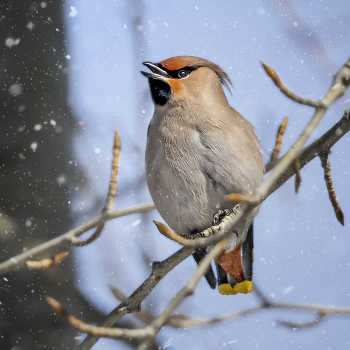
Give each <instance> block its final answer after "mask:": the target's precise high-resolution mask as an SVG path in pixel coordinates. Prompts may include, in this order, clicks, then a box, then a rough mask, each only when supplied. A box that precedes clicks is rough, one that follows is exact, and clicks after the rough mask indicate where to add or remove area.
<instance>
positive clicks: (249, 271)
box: [242, 224, 254, 281]
mask: <svg viewBox="0 0 350 350" xmlns="http://www.w3.org/2000/svg"><path fill="white" fill-rule="evenodd" d="M253 238H254V237H253V224H251V226H250V227H249V230H248V233H247V238H246V240H245V241H244V243H243V245H242V265H243V274H244V277H245V278H246V279H247V280H248V281H251V280H252V278H253V249H254V241H253Z"/></svg>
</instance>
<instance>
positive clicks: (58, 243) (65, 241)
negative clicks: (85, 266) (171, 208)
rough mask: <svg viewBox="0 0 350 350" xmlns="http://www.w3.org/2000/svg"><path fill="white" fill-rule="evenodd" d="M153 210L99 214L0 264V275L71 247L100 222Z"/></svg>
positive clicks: (142, 207)
mask: <svg viewBox="0 0 350 350" xmlns="http://www.w3.org/2000/svg"><path fill="white" fill-rule="evenodd" d="M153 209H155V207H154V204H153V203H152V202H150V203H142V204H137V205H134V206H131V207H127V208H124V209H119V210H113V211H112V212H110V213H107V214H106V216H104V214H100V215H98V216H96V217H94V218H93V219H91V220H89V221H87V222H85V223H83V224H81V225H79V226H77V227H76V228H74V229H72V230H70V231H68V232H66V233H64V234H62V235H61V236H58V237H56V238H53V239H51V240H50V241H47V242H45V243H43V244H40V245H38V246H36V247H34V248H32V249H28V250H27V251H25V252H24V253H21V254H19V255H17V256H14V257H12V258H10V259H8V260H6V261H4V262H2V263H0V275H2V274H4V273H6V272H9V271H14V270H18V269H21V268H24V267H26V262H27V260H29V259H32V258H34V257H36V256H38V255H40V254H42V253H46V252H47V251H50V250H52V249H58V248H61V247H64V246H67V245H71V240H72V237H79V236H80V235H82V234H83V233H84V232H87V231H89V230H91V229H92V228H94V227H96V226H99V225H100V223H101V222H102V221H109V220H113V219H117V218H120V217H122V216H127V215H132V214H137V213H147V212H149V211H151V210H153Z"/></svg>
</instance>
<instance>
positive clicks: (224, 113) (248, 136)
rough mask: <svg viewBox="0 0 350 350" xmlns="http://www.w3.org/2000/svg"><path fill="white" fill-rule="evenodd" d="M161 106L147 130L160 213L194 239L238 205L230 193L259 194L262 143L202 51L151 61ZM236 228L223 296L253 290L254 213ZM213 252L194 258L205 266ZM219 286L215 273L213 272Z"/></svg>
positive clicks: (222, 261)
mask: <svg viewBox="0 0 350 350" xmlns="http://www.w3.org/2000/svg"><path fill="white" fill-rule="evenodd" d="M143 64H144V65H145V66H146V67H148V68H149V69H150V71H151V73H147V72H141V73H142V74H143V75H144V76H145V77H146V78H148V82H149V87H150V91H151V96H152V99H153V102H154V105H155V111H154V115H153V118H152V120H151V122H150V125H149V128H148V135H147V149H146V174H147V183H148V188H149V191H150V193H151V196H152V198H153V201H154V203H155V206H156V208H157V210H158V211H159V213H160V215H161V216H162V218H163V219H164V220H165V221H166V223H167V224H168V225H169V226H170V228H171V229H173V230H174V231H175V232H176V233H178V234H179V235H182V236H186V237H189V236H190V235H196V234H197V233H198V232H200V231H202V230H204V229H206V228H208V227H210V226H211V225H212V224H218V223H219V222H220V220H221V219H222V217H223V216H224V215H225V214H227V213H230V212H231V211H232V209H233V207H234V206H235V205H236V204H237V203H229V202H226V201H225V196H226V195H227V194H229V193H238V194H243V195H251V194H252V193H253V191H254V189H255V188H256V187H257V186H258V185H260V184H261V183H262V180H263V171H264V164H263V159H262V152H261V145H260V142H259V140H258V138H257V137H256V135H255V133H254V130H253V127H252V125H251V124H250V123H249V122H248V121H247V120H246V119H244V118H243V117H242V116H241V115H240V114H239V113H238V112H237V111H236V110H234V109H233V108H232V107H231V106H230V105H229V104H228V102H227V99H226V96H225V93H224V91H223V86H225V87H226V88H227V89H228V90H229V85H230V84H231V82H230V79H229V77H228V75H227V74H226V73H225V72H224V71H223V70H222V69H221V68H220V67H219V66H218V65H216V64H214V63H213V62H210V61H208V60H206V59H203V58H199V57H195V56H176V57H172V58H169V59H166V60H164V61H161V62H159V63H151V62H144V63H143ZM257 211H258V208H256V209H255V210H254V211H252V212H251V213H249V214H248V215H247V216H246V217H245V218H244V220H241V221H240V222H239V224H238V225H236V227H235V232H234V233H235V234H232V235H231V238H230V240H229V242H228V243H227V245H226V246H225V249H224V250H223V252H222V253H221V254H220V255H219V257H218V259H217V261H216V262H215V263H216V267H217V277H218V285H219V292H220V293H221V294H236V293H248V292H250V291H251V290H252V284H251V282H250V281H251V280H252V261H253V252H252V250H253V224H252V222H253V218H254V216H255V215H256V213H257ZM205 254H206V249H199V250H197V251H196V252H195V253H194V254H193V256H194V258H195V260H196V262H197V263H199V262H200V261H201V259H202V258H203V257H204V256H205ZM205 277H206V279H207V281H208V283H209V285H210V287H212V288H215V287H216V278H215V275H214V273H213V270H212V269H210V270H209V271H208V273H207V274H206V276H205Z"/></svg>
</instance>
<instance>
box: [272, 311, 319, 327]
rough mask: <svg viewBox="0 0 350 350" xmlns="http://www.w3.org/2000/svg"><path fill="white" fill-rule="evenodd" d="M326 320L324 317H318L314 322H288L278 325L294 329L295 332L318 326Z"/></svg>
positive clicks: (281, 322) (280, 322)
mask: <svg viewBox="0 0 350 350" xmlns="http://www.w3.org/2000/svg"><path fill="white" fill-rule="evenodd" d="M324 319H325V316H324V315H318V316H317V318H315V319H314V320H312V321H309V322H298V323H296V322H288V321H278V323H279V324H280V325H281V326H284V327H288V328H292V329H293V330H297V329H305V328H311V327H315V326H317V325H318V324H319V323H320V322H322V321H323V320H324Z"/></svg>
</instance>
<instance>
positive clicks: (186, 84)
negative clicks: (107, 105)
mask: <svg viewBox="0 0 350 350" xmlns="http://www.w3.org/2000/svg"><path fill="white" fill-rule="evenodd" d="M143 64H144V65H145V66H146V67H148V68H149V69H150V70H151V72H152V73H148V72H141V73H142V74H143V75H144V76H145V77H146V78H148V82H149V86H150V90H151V95H152V99H153V102H154V103H155V105H158V106H164V105H165V104H166V103H167V102H168V101H170V100H172V99H174V100H176V99H186V100H191V99H194V100H198V99H206V100H208V99H213V98H214V99H221V98H224V99H225V100H226V97H225V94H224V92H223V90H222V85H224V86H225V87H226V88H227V89H228V90H229V91H230V88H229V84H231V81H230V78H229V77H228V75H227V74H226V73H225V72H224V71H223V70H222V69H221V68H220V67H219V66H218V65H216V64H215V63H213V62H211V61H208V60H206V59H204V58H200V57H195V56H175V57H171V58H168V59H166V60H164V61H160V62H159V63H151V62H143ZM231 85H232V84H231Z"/></svg>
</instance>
